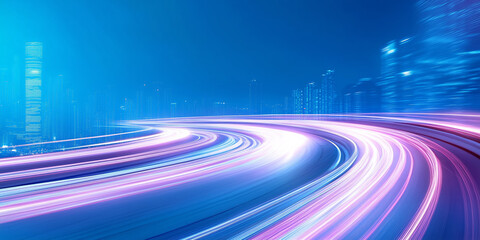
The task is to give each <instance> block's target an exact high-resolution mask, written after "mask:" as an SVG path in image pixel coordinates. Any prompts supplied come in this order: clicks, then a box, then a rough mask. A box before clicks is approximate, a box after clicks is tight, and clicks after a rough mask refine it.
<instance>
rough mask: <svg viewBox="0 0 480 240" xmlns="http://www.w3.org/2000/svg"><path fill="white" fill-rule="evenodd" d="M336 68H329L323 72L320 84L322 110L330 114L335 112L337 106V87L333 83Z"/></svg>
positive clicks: (323, 112) (321, 111)
mask: <svg viewBox="0 0 480 240" xmlns="http://www.w3.org/2000/svg"><path fill="white" fill-rule="evenodd" d="M334 73H335V71H334V70H327V72H326V73H324V74H322V80H321V85H320V112H319V113H322V114H330V113H333V112H334V106H335V89H334V84H333V77H334Z"/></svg>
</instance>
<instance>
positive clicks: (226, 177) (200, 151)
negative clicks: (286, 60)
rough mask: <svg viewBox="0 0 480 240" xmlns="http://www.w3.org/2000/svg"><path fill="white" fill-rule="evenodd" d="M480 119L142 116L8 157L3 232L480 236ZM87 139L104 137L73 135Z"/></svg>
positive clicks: (46, 235)
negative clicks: (114, 129)
mask: <svg viewBox="0 0 480 240" xmlns="http://www.w3.org/2000/svg"><path fill="white" fill-rule="evenodd" d="M479 123H480V115H476V114H403V115H400V114H382V115H350V116H344V115H321V116H320V115H307V116H298V115H297V116H296V115H271V116H236V117H234V116H221V117H193V118H178V119H161V120H138V121H130V122H128V123H126V124H127V125H129V126H136V127H141V128H143V130H137V131H132V132H127V133H122V134H116V135H114V136H113V137H115V139H114V140H112V139H110V138H109V137H112V136H110V135H108V136H98V137H92V138H94V139H96V142H95V143H87V142H88V141H86V142H85V144H83V145H81V146H76V147H72V148H69V149H67V150H66V151H57V152H51V153H45V154H38V155H31V156H19V157H10V158H1V159H0V187H1V188H0V237H1V239H24V238H40V239H54V238H66V239H85V238H123V239H145V238H158V239H179V238H183V239H225V238H236V239H249V238H251V239H371V238H373V239H391V238H399V239H419V238H434V239H438V238H449V239H451V238H455V239H459V238H464V239H479V238H480V234H479V231H480V227H479V226H480V219H479V218H480V208H479V206H480V188H479V184H480V183H479V181H480V177H479V176H480V175H479V174H480V172H479V170H480V157H479V156H480V126H479V125H480V124H479ZM101 139H103V141H100V140H101ZM79 140H90V138H86V139H73V140H62V142H69V141H79ZM55 143H56V142H50V143H42V144H55ZM24 147H32V146H31V145H28V146H27V145H25V146H16V147H15V148H16V150H17V151H21V150H22V148H24Z"/></svg>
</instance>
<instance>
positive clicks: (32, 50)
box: [25, 42, 42, 143]
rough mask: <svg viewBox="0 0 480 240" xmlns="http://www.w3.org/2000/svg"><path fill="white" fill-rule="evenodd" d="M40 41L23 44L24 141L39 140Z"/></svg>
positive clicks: (40, 96) (40, 137)
mask: <svg viewBox="0 0 480 240" xmlns="http://www.w3.org/2000/svg"><path fill="white" fill-rule="evenodd" d="M41 86H42V43H40V42H27V43H26V46H25V141H26V142H29V143H35V142H40V141H41V140H42V135H41V133H42V132H41V122H42V117H41V107H42V90H41Z"/></svg>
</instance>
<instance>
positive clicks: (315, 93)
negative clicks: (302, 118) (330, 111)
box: [303, 82, 320, 114]
mask: <svg viewBox="0 0 480 240" xmlns="http://www.w3.org/2000/svg"><path fill="white" fill-rule="evenodd" d="M303 96H304V98H305V100H304V113H306V114H319V113H320V111H319V107H320V104H319V103H320V89H318V88H317V84H316V83H315V82H310V83H308V84H307V85H306V86H305V91H304V92H303Z"/></svg>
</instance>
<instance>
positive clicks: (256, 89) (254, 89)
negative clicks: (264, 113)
mask: <svg viewBox="0 0 480 240" xmlns="http://www.w3.org/2000/svg"><path fill="white" fill-rule="evenodd" d="M248 108H249V110H250V113H251V114H260V113H261V100H260V86H259V83H258V81H257V80H256V79H253V80H252V81H250V85H249V89H248Z"/></svg>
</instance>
